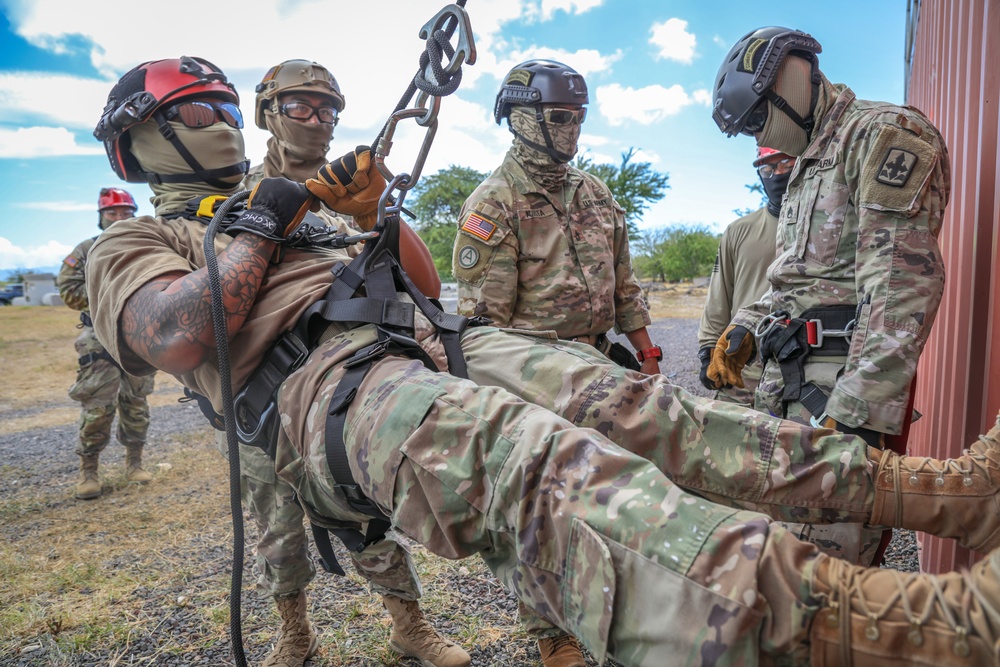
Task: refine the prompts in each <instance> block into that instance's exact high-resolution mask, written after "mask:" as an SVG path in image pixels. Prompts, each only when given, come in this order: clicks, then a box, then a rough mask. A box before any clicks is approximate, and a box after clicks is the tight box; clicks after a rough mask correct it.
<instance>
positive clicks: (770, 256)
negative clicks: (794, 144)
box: [698, 146, 795, 408]
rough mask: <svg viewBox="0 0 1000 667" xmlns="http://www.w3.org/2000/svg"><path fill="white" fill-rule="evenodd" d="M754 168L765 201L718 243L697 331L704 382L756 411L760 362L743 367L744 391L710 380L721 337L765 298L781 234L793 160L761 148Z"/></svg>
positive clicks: (722, 397) (721, 397)
mask: <svg viewBox="0 0 1000 667" xmlns="http://www.w3.org/2000/svg"><path fill="white" fill-rule="evenodd" d="M753 166H754V168H755V169H756V170H757V175H758V176H759V177H760V183H761V186H762V187H763V188H764V196H765V197H766V198H767V203H766V204H765V205H764V206H761V207H760V208H759V209H757V210H756V211H753V212H752V213H748V214H747V215H745V216H743V217H741V218H739V219H737V220H734V221H733V222H732V223H730V224H729V226H728V227H726V231H724V232H723V233H722V238H721V239H720V241H719V254H718V255H716V257H715V268H713V269H712V279H711V282H710V283H709V285H708V297H707V298H706V299H705V311H704V312H703V313H702V315H701V325H700V326H699V328H698V358H699V359H700V360H701V374H700V377H701V383H702V384H703V385H705V388H706V389H708V390H710V391H713V392H715V394H714V397H715V399H716V400H720V401H727V402H730V403H737V404H739V405H743V406H746V407H748V408H752V407H753V393H754V390H755V389H756V388H757V383H759V382H760V374H761V371H762V370H763V368H762V367H761V364H760V363H759V362H753V363H750V364H747V366H746V367H745V368H744V369H743V384H744V386H743V387H734V386H732V385H724V386H722V387H720V386H719V385H718V383H716V382H715V381H713V380H711V379H709V377H708V375H707V372H708V365H709V363H710V362H711V360H712V350H714V349H715V343H716V342H717V341H718V340H719V336H721V335H722V332H723V331H725V330H726V327H727V326H729V323H730V322H731V321H732V319H733V317H734V316H735V315H736V313H737V312H738V311H739V309H740V308H743V307H744V306H749V305H750V304H752V303H754V302H756V301H757V299H759V298H760V297H762V296H764V294H765V293H766V292H767V290H768V288H769V287H770V283H768V282H767V267H768V266H770V265H771V262H773V261H774V255H775V243H776V239H777V236H778V213H780V212H781V198H782V197H783V196H784V195H785V188H786V186H787V185H788V177H789V175H790V174H791V172H792V167H794V166H795V158H794V157H792V156H791V155H788V154H787V153H782V152H781V151H777V150H775V149H773V148H765V147H763V146H761V147H760V148H758V149H757V155H756V158H755V159H754V161H753Z"/></svg>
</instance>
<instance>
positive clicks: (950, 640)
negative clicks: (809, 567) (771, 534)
mask: <svg viewBox="0 0 1000 667" xmlns="http://www.w3.org/2000/svg"><path fill="white" fill-rule="evenodd" d="M821 558H822V561H821V562H818V563H817V565H816V570H815V574H814V576H813V582H812V583H813V586H812V592H813V594H814V596H816V597H817V598H818V599H819V600H820V601H821V605H822V608H821V609H820V611H819V612H818V613H817V614H816V616H815V617H814V618H813V620H812V625H811V627H810V629H809V650H810V653H811V655H810V663H809V664H810V665H812V667H827V666H832V665H842V666H844V667H851V666H853V667H869V666H870V667H901V666H902V665H920V666H932V667H943V666H945V665H947V666H948V667H964V666H968V667H984V666H985V665H998V664H1000V655H998V653H997V651H998V647H1000V551H995V552H993V554H992V555H991V556H990V557H989V558H988V559H987V560H984V561H981V562H979V563H976V564H975V565H974V566H973V567H972V569H971V570H970V571H968V572H950V573H948V574H943V575H931V574H903V573H901V572H897V571H895V570H880V569H866V568H862V567H858V566H856V565H851V564H849V563H847V562H845V561H842V560H839V559H836V558H826V557H822V556H821Z"/></svg>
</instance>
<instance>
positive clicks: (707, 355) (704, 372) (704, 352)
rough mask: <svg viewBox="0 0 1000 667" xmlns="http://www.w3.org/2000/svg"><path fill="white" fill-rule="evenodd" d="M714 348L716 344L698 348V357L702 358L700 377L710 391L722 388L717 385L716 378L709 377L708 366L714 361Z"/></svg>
mask: <svg viewBox="0 0 1000 667" xmlns="http://www.w3.org/2000/svg"><path fill="white" fill-rule="evenodd" d="M714 349H715V346H714V345H709V346H707V347H703V348H701V349H700V350H698V358H699V359H701V372H700V373H698V379H700V380H701V385H702V386H703V387H705V389H708V390H709V391H716V390H718V389H720V387H718V386H716V384H715V380H713V379H711V378H710V377H708V366H709V364H711V363H712V350H714Z"/></svg>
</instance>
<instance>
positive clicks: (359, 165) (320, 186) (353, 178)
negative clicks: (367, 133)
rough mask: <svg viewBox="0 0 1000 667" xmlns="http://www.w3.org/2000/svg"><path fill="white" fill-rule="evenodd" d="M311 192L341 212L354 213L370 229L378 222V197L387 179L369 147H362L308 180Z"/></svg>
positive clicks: (365, 227) (335, 161) (361, 226)
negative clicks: (376, 164) (379, 168)
mask: <svg viewBox="0 0 1000 667" xmlns="http://www.w3.org/2000/svg"><path fill="white" fill-rule="evenodd" d="M306 187H307V188H309V192H311V193H313V194H314V195H316V196H317V197H319V198H320V199H322V200H323V202H324V203H325V204H326V205H327V206H329V207H330V208H332V209H333V210H334V211H336V212H337V213H343V214H345V215H350V216H354V222H356V223H357V225H358V227H360V228H361V229H363V230H364V231H366V232H370V231H371V230H372V228H374V227H375V225H376V224H377V223H378V200H379V198H380V197H381V196H382V192H383V191H384V190H385V178H383V176H382V174H381V173H380V172H379V170H378V168H377V167H376V166H375V162H374V161H373V160H372V153H371V149H369V148H368V146H358V147H357V148H355V149H354V150H353V151H351V152H350V153H347V154H345V155H343V156H341V157H339V158H337V159H335V160H333V161H331V162H330V163H329V164H327V165H326V166H324V167H322V168H321V169H320V170H319V173H317V174H316V178H310V179H309V180H308V181H306Z"/></svg>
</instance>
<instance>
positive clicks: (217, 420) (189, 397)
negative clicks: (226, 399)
mask: <svg viewBox="0 0 1000 667" xmlns="http://www.w3.org/2000/svg"><path fill="white" fill-rule="evenodd" d="M191 401H194V402H195V403H197V404H198V409H199V410H201V414H203V415H205V419H207V420H208V423H209V424H211V426H212V428H214V429H215V430H216V431H225V430H226V418H225V417H223V416H222V415H220V414H219V413H218V412H216V411H215V406H213V405H212V401H210V400H208V396H203V395H201V394H199V393H198V392H196V391H191V390H190V389H188V388H187V387H184V396H183V397H182V398H178V399H177V402H178V403H189V402H191Z"/></svg>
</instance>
